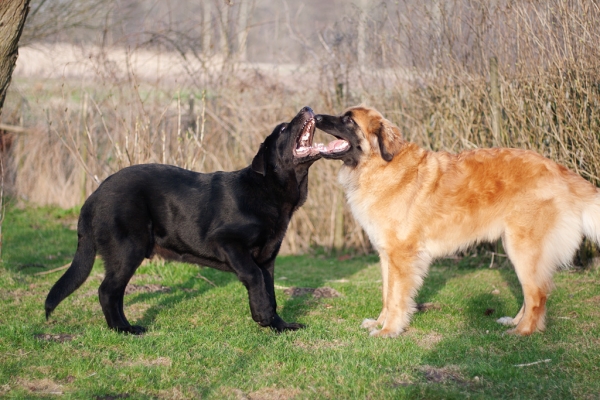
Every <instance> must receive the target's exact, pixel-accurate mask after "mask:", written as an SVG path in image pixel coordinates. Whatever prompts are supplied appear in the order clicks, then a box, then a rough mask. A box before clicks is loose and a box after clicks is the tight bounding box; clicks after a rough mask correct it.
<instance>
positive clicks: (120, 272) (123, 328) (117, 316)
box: [98, 240, 146, 335]
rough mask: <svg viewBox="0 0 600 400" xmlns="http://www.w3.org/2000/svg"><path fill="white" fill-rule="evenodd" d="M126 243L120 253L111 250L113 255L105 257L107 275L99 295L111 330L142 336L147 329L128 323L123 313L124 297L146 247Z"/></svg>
mask: <svg viewBox="0 0 600 400" xmlns="http://www.w3.org/2000/svg"><path fill="white" fill-rule="evenodd" d="M125 242H126V243H127V245H123V246H121V248H120V249H119V250H120V251H115V250H116V249H114V248H111V253H110V254H108V255H105V256H104V257H103V258H104V265H105V269H106V275H105V277H104V280H103V281H102V284H101V285H100V288H99V289H98V295H99V298H100V305H101V306H102V312H103V313H104V317H105V318H106V323H107V324H108V326H109V327H110V328H111V329H114V330H116V331H117V332H127V333H132V334H134V335H140V334H142V333H144V332H145V331H146V329H145V328H144V327H142V326H139V325H131V324H130V323H129V321H127V318H125V313H124V312H123V296H124V295H125V288H126V287H127V284H128V283H129V280H130V279H131V277H132V276H133V274H134V273H135V270H136V269H137V267H138V266H139V265H140V264H141V263H142V261H143V260H144V258H145V251H144V246H135V245H133V244H132V243H131V241H129V240H125Z"/></svg>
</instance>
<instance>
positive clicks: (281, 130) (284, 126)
mask: <svg viewBox="0 0 600 400" xmlns="http://www.w3.org/2000/svg"><path fill="white" fill-rule="evenodd" d="M286 127H287V125H286V124H283V125H282V126H281V129H280V130H279V133H281V132H283V130H284V129H285V128H286Z"/></svg>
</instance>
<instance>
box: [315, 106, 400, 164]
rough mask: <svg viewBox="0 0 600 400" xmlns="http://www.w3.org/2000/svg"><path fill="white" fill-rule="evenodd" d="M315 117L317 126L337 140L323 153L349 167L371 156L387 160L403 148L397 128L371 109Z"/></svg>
mask: <svg viewBox="0 0 600 400" xmlns="http://www.w3.org/2000/svg"><path fill="white" fill-rule="evenodd" d="M315 120H316V125H317V128H319V129H321V130H322V131H324V132H326V133H328V134H330V135H333V136H335V137H336V138H337V139H338V140H336V141H334V142H332V143H330V144H329V146H328V147H330V146H332V151H329V152H325V153H322V156H323V157H324V158H330V159H341V160H343V161H344V164H345V165H348V166H350V167H356V166H357V165H358V164H359V163H360V161H361V160H363V159H364V158H367V157H372V156H378V157H381V158H382V159H384V160H385V161H387V162H389V161H391V160H392V159H393V158H394V155H395V154H396V153H398V152H399V151H400V148H401V147H402V143H403V140H402V135H401V134H400V130H399V129H398V128H397V127H396V126H394V125H393V124H392V123H391V122H390V121H388V120H387V119H385V118H384V117H383V116H382V115H381V113H379V112H378V111H377V110H375V109H374V108H369V107H364V106H357V107H351V108H349V109H347V110H346V111H345V112H344V113H343V114H342V115H339V116H334V115H325V114H323V115H317V116H315Z"/></svg>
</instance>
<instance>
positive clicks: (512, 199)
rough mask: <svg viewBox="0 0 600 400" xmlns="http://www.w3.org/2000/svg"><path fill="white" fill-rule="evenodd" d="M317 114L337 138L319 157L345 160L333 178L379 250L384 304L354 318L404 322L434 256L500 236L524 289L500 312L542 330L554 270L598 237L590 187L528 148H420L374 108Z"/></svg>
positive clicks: (599, 221) (521, 330)
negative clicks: (511, 307)
mask: <svg viewBox="0 0 600 400" xmlns="http://www.w3.org/2000/svg"><path fill="white" fill-rule="evenodd" d="M315 119H316V121H317V128H319V129H321V130H323V131H325V132H327V133H329V134H331V135H334V136H336V137H337V138H338V139H339V140H338V141H336V142H337V143H333V142H332V144H330V146H331V147H335V151H332V152H330V153H329V154H328V155H327V156H326V157H327V158H337V159H342V160H343V161H344V165H343V167H342V168H341V171H340V174H339V182H340V183H341V184H342V185H343V186H344V188H345V190H346V195H347V198H348V203H349V204H350V207H351V209H352V212H353V214H354V217H355V218H356V220H358V222H359V223H360V224H361V225H362V227H363V228H364V230H365V231H366V232H367V234H368V235H369V238H370V240H371V242H372V243H373V245H374V247H375V248H376V249H377V251H378V252H379V256H380V259H381V272H382V277H383V279H382V281H383V309H382V311H381V314H380V315H379V318H377V320H370V319H368V320H365V321H364V322H363V324H362V326H363V327H364V328H368V329H369V330H370V331H371V335H372V336H382V337H394V336H397V335H398V334H400V333H402V331H403V330H404V329H405V328H406V327H407V326H408V324H409V320H410V317H411V315H412V313H413V312H414V310H415V302H414V300H413V298H414V297H415V295H416V293H417V290H418V289H419V287H420V286H421V284H422V282H423V278H424V277H425V275H426V274H427V270H428V266H429V264H430V262H431V261H432V260H433V259H434V258H436V257H440V256H444V255H448V254H451V253H454V252H456V251H458V250H460V249H464V248H466V247H468V246H470V245H471V244H473V243H477V242H481V241H494V240H497V239H498V238H502V241H503V243H504V248H505V249H506V252H507V254H508V256H509V257H510V260H511V261H512V263H513V265H514V267H515V270H516V272H517V276H518V278H519V281H520V282H521V286H522V289H523V294H524V304H523V306H522V307H521V310H520V311H519V312H518V313H517V315H516V317H514V318H510V317H504V318H501V319H499V320H498V322H500V323H503V324H506V325H516V327H515V328H514V329H512V330H510V331H509V332H514V333H518V334H521V335H529V334H531V333H533V332H535V331H542V330H544V328H545V314H546V299H547V296H548V294H549V291H550V289H551V287H552V274H553V273H554V271H556V270H557V268H558V267H560V266H561V265H564V264H568V263H569V262H570V261H571V260H572V258H573V256H574V253H575V251H576V249H577V248H578V247H579V245H580V243H581V240H582V236H584V235H585V236H586V237H588V238H590V239H593V240H594V241H596V242H597V243H600V191H599V190H598V189H597V188H596V187H594V186H593V185H592V184H590V183H589V182H588V181H586V180H585V179H583V178H582V177H580V176H579V175H577V174H575V173H573V172H571V171H569V170H568V169H566V168H565V167H563V166H561V165H558V164H556V163H555V162H553V161H551V160H549V159H546V158H544V157H542V156H540V155H538V154H536V153H534V152H532V151H527V150H517V149H506V148H494V149H478V150H471V151H465V152H463V153H460V154H450V153H447V152H432V151H427V150H424V149H422V148H419V147H418V146H417V145H416V144H414V143H409V142H407V141H405V140H404V139H403V138H402V135H401V133H400V131H399V130H398V128H397V127H396V126H394V125H393V124H392V123H391V122H390V121H388V120H386V119H385V118H384V117H383V116H382V115H381V114H380V113H379V112H377V111H376V110H374V109H372V108H367V107H363V106H358V107H352V108H350V109H348V110H347V111H345V112H344V113H343V114H342V115H341V116H330V115H317V116H316V117H315ZM379 326H381V329H378V327H379Z"/></svg>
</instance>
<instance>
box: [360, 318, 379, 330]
mask: <svg viewBox="0 0 600 400" xmlns="http://www.w3.org/2000/svg"><path fill="white" fill-rule="evenodd" d="M360 327H361V328H365V329H368V330H373V329H375V328H376V327H377V320H376V319H371V318H366V319H365V320H363V322H362V324H360Z"/></svg>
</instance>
